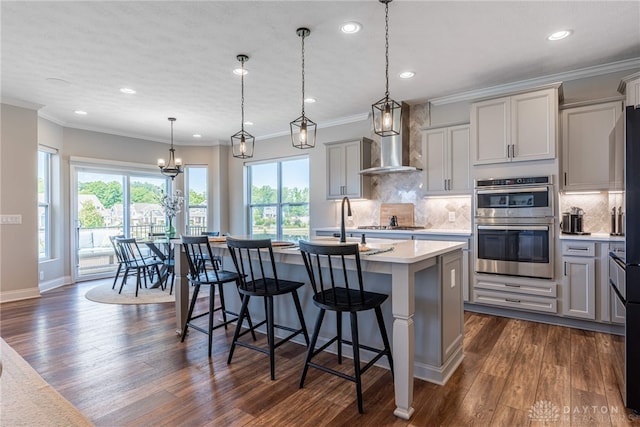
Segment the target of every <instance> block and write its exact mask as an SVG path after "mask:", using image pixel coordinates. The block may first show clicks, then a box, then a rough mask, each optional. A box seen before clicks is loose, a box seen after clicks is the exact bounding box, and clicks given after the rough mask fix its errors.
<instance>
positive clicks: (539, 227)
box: [476, 225, 549, 231]
mask: <svg viewBox="0 0 640 427" xmlns="http://www.w3.org/2000/svg"><path fill="white" fill-rule="evenodd" d="M476 228H477V229H478V230H500V231H503V230H504V231H548V230H549V226H548V225H513V226H511V225H477V226H476Z"/></svg>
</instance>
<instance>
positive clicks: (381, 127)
mask: <svg viewBox="0 0 640 427" xmlns="http://www.w3.org/2000/svg"><path fill="white" fill-rule="evenodd" d="M400 112H401V109H400V104H398V103H397V102H396V101H394V100H393V99H390V98H388V97H384V98H382V99H381V100H380V101H378V102H376V103H375V104H373V105H372V106H371V113H372V117H373V129H374V132H375V133H377V134H378V135H380V136H393V135H399V134H400V126H399V122H400V121H399V117H400Z"/></svg>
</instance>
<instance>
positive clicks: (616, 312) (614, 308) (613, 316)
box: [603, 242, 626, 325]
mask: <svg viewBox="0 0 640 427" xmlns="http://www.w3.org/2000/svg"><path fill="white" fill-rule="evenodd" d="M608 249H609V250H608V252H613V253H615V254H616V255H618V256H620V257H621V258H624V257H625V244H624V242H615V243H610V244H609V248H608ZM608 252H607V253H606V254H603V258H605V255H606V259H607V265H609V266H610V265H611V264H610V263H609V262H608V261H609V254H608ZM609 268H611V267H609ZM603 270H604V269H603ZM604 286H606V288H605V289H607V291H608V296H609V299H608V303H609V310H610V313H609V316H610V317H609V319H608V320H609V321H611V323H616V324H621V325H622V324H624V323H625V318H626V316H625V308H624V305H623V304H622V302H620V300H619V299H618V296H617V295H616V294H615V291H614V290H613V288H612V287H611V286H610V285H609V271H608V269H607V274H606V278H605V285H604ZM604 286H603V287H604Z"/></svg>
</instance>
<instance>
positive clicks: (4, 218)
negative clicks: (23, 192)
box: [0, 215, 22, 225]
mask: <svg viewBox="0 0 640 427" xmlns="http://www.w3.org/2000/svg"><path fill="white" fill-rule="evenodd" d="M0 224H5V225H8V224H11V225H15V224H22V215H0Z"/></svg>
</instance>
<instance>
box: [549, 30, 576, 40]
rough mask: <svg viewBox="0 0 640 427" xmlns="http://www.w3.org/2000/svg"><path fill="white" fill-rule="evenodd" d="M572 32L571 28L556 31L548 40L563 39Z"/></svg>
mask: <svg viewBox="0 0 640 427" xmlns="http://www.w3.org/2000/svg"><path fill="white" fill-rule="evenodd" d="M572 32H573V31H571V30H561V31H556V32H555V33H553V34H551V35H550V36H549V37H547V40H551V41H556V40H562V39H564V38H566V37H569V36H570V35H571V33H572Z"/></svg>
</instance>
